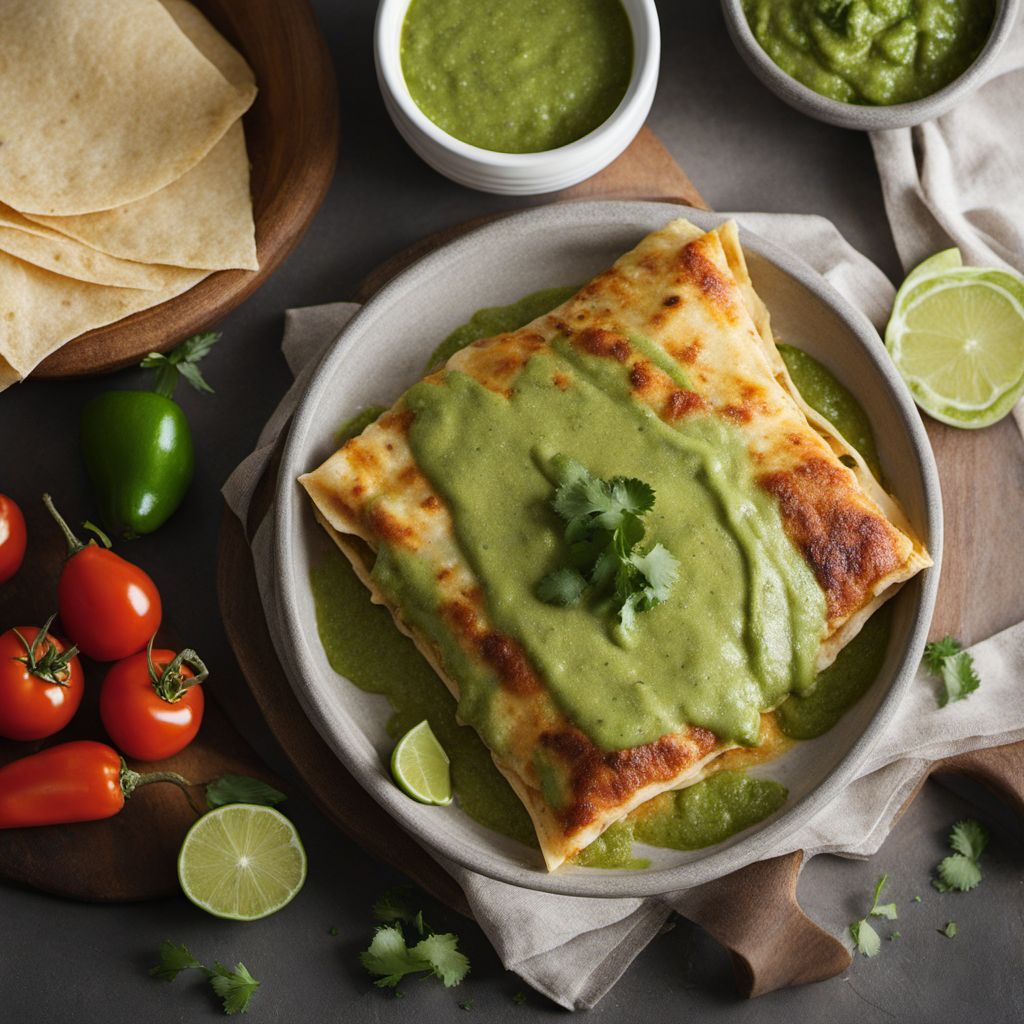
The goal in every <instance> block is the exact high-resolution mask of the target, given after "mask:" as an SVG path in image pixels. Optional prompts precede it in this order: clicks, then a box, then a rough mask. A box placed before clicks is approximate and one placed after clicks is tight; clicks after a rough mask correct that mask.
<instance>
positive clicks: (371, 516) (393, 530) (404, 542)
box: [367, 502, 416, 548]
mask: <svg viewBox="0 0 1024 1024" xmlns="http://www.w3.org/2000/svg"><path fill="white" fill-rule="evenodd" d="M367 519H368V521H369V526H370V529H371V530H373V532H374V533H375V534H376V535H377V536H378V537H380V539H381V540H382V541H384V542H386V543H388V544H393V545H396V546H399V547H410V548H412V547H415V544H414V543H413V542H414V541H415V538H416V531H415V530H414V529H413V528H412V527H411V526H409V524H408V523H403V522H402V520H401V519H399V518H398V517H397V516H396V515H395V514H394V513H393V512H389V511H388V510H387V509H386V508H385V507H384V506H383V505H382V504H380V503H379V502H378V503H377V504H376V505H371V506H370V510H369V512H368V513H367Z"/></svg>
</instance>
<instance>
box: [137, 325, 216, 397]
mask: <svg viewBox="0 0 1024 1024" xmlns="http://www.w3.org/2000/svg"><path fill="white" fill-rule="evenodd" d="M218 341H220V333H219V332H218V331H206V332H205V333H203V334H193V335H192V337H191V338H186V339H185V341H183V342H182V343H181V344H180V345H179V346H178V347H177V348H176V349H174V350H173V351H172V352H171V353H170V354H169V355H164V354H163V353H161V352H150V353H149V355H147V356H146V357H145V358H144V359H143V360H142V362H141V363H139V365H140V366H141V367H143V368H144V369H147V370H156V383H155V384H154V385H153V390H154V391H155V392H156V393H157V394H158V395H163V396H164V397H165V398H172V397H173V395H174V389H175V387H176V385H177V383H178V375H179V374H181V375H182V376H183V377H184V378H185V380H187V381H188V382H189V384H191V385H192V387H194V388H195V389H196V390H197V391H203V392H206V393H207V394H210V395H212V394H213V388H211V387H210V385H209V384H207V383H206V381H205V380H204V378H203V375H202V373H201V372H200V371H199V367H198V366H197V365H196V364H197V363H198V362H199V360H200V359H202V358H203V357H204V356H205V355H207V353H208V352H209V351H210V349H211V348H213V346H214V345H216V344H217V342H218Z"/></svg>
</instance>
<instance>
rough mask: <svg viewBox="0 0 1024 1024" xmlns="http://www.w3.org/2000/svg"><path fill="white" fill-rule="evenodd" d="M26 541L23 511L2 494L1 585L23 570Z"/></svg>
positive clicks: (0, 503)
mask: <svg viewBox="0 0 1024 1024" xmlns="http://www.w3.org/2000/svg"><path fill="white" fill-rule="evenodd" d="M26 540H27V537H26V533H25V517H24V516H23V515H22V514H21V509H20V508H18V506H17V505H16V504H15V503H14V502H13V501H12V500H11V499H10V498H8V497H7V495H6V494H0V583H6V582H7V581H8V580H9V579H10V578H11V577H12V576H13V575H14V574H15V573H16V572H17V571H18V570H19V569H20V568H21V562H22V559H23V558H24V557H25V543H26Z"/></svg>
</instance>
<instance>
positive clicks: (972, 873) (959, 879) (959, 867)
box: [935, 853, 981, 892]
mask: <svg viewBox="0 0 1024 1024" xmlns="http://www.w3.org/2000/svg"><path fill="white" fill-rule="evenodd" d="M937 870H938V873H939V877H938V879H937V880H936V884H935V888H936V889H938V890H939V892H953V891H954V890H955V891H956V892H970V890H971V889H973V888H974V887H975V886H976V885H977V884H978V883H979V882H980V881H981V868H979V867H978V865H977V862H975V861H973V860H971V859H970V858H969V857H965V856H964V855H963V854H962V853H954V854H951V855H950V856H949V857H946V859H945V860H943V861H942V863H941V864H939V866H938V869H937Z"/></svg>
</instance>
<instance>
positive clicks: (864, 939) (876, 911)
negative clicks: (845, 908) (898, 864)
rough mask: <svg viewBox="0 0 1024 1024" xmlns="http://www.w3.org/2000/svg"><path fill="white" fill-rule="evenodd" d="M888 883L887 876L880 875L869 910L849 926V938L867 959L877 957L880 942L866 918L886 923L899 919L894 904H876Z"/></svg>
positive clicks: (880, 945)
mask: <svg viewBox="0 0 1024 1024" xmlns="http://www.w3.org/2000/svg"><path fill="white" fill-rule="evenodd" d="M888 881H889V876H888V875H882V877H881V878H880V879H879V880H878V881H877V882H876V883H875V892H874V896H873V897H872V900H871V909H870V910H869V911H868V912H867V914H866V915H865V916H864V917H862V918H861V919H860V920H859V921H854V922H853V923H852V924H851V925H850V936H851V937H852V938H853V942H854V945H855V946H856V947H857V950H858V952H860V953H862V954H863V955H864V956H867V957H872V956H877V955H878V953H879V951H880V950H881V948H882V940H881V939H880V938H879V936H878V932H876V931H875V929H874V928H872V926H871V924H870V923H869V922H868V918H869V917H884V918H885V919H886V920H887V921H895V920H897V919H898V918H899V914H898V913H897V911H896V904H895V903H879V902H878V901H879V900H880V899H881V897H882V890H883V889H884V888H885V886H886V883H887V882H888ZM890 938H891V936H890Z"/></svg>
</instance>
